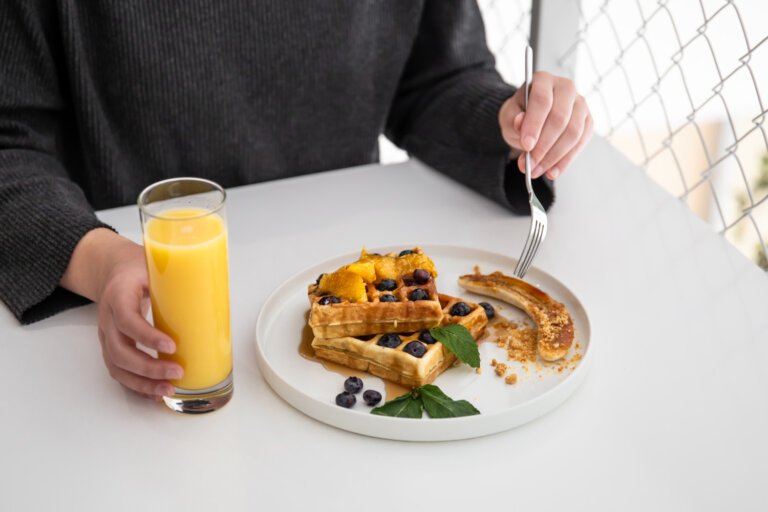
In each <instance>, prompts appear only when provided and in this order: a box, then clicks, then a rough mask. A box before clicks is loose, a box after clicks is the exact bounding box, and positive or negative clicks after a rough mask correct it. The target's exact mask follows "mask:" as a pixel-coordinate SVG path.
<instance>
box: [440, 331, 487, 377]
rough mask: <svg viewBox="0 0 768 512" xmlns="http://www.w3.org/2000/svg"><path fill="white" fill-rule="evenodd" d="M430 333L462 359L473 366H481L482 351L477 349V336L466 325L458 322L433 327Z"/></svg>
mask: <svg viewBox="0 0 768 512" xmlns="http://www.w3.org/2000/svg"><path fill="white" fill-rule="evenodd" d="M429 334H431V335H432V337H433V338H435V339H436V340H437V341H439V342H440V343H442V344H443V346H445V348H447V349H448V350H450V351H451V352H453V353H454V354H455V355H456V357H457V358H459V360H460V361H462V362H464V363H467V364H468V365H469V366H471V367H472V368H480V351H478V350H477V343H475V338H473V337H472V334H470V332H469V331H468V330H467V328H466V327H464V326H463V325H458V324H449V325H444V326H443V327H433V328H431V329H430V330H429Z"/></svg>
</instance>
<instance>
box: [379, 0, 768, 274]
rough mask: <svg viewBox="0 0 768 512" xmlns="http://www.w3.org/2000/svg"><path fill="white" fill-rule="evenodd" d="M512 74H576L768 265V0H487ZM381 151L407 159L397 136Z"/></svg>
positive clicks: (610, 121)
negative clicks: (529, 54) (529, 49)
mask: <svg viewBox="0 0 768 512" xmlns="http://www.w3.org/2000/svg"><path fill="white" fill-rule="evenodd" d="M478 3H479V5H480V8H481V11H482V13H483V17H484V19H485V26H486V36H487V40H488V46H489V47H490V48H491V50H492V51H493V53H494V54H495V56H496V61H497V62H496V64H497V68H498V70H499V72H500V73H501V74H502V76H503V77H504V78H505V79H506V80H507V81H508V82H509V83H511V84H515V85H519V84H520V83H521V82H522V80H523V73H524V67H523V61H522V55H523V49H524V47H525V45H526V44H527V43H528V42H529V41H530V43H531V45H532V46H533V48H534V52H535V54H536V57H535V59H536V64H535V68H536V69H541V70H546V71H550V72H552V73H555V74H559V75H564V76H570V77H572V78H573V79H574V80H575V81H576V85H577V88H578V90H579V92H580V93H581V94H582V95H584V96H585V97H586V99H587V101H588V103H589V106H590V109H591V111H592V115H593V117H594V120H595V133H596V134H597V135H600V136H603V137H605V138H606V139H608V140H609V141H610V142H611V143H612V144H613V145H614V146H615V147H616V148H617V149H618V150H619V151H621V152H622V153H623V154H624V155H626V156H627V158H629V159H630V160H631V161H633V162H634V163H636V164H637V165H638V166H640V167H642V168H644V169H645V170H646V172H647V173H648V174H649V176H650V177H651V178H652V179H654V180H655V181H656V182H657V183H658V184H659V185H660V186H661V187H663V188H664V189H666V190H667V191H668V192H669V193H670V194H672V195H674V196H675V197H678V198H679V199H680V200H681V201H684V202H685V203H686V204H687V205H688V206H689V207H690V209H691V210H692V211H693V212H694V213H695V214H696V215H697V216H699V217H700V218H702V219H703V220H704V221H706V222H707V223H709V224H710V225H711V226H712V228H713V229H714V230H716V231H717V232H718V233H720V234H722V236H724V237H725V238H726V239H728V240H729V241H730V242H731V243H733V244H734V245H735V246H736V247H737V248H738V249H739V250H740V251H741V252H742V253H743V254H744V255H745V256H746V257H747V258H749V259H750V260H752V261H754V262H755V263H756V264H757V265H759V266H760V267H762V268H763V269H765V270H766V271H768V247H766V236H768V126H766V125H767V124H768V122H766V117H768V9H767V8H768V2H766V0H534V1H531V0H479V2H478ZM381 158H382V162H385V163H390V162H397V161H402V160H405V159H407V155H406V154H405V153H404V152H402V151H400V150H398V149H397V148H396V147H394V146H393V145H392V144H390V143H389V142H388V141H387V140H386V139H383V138H382V141H381Z"/></svg>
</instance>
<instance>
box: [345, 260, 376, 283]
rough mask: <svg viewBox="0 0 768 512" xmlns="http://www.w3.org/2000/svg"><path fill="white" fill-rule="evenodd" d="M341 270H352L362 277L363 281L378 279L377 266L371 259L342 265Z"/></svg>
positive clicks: (368, 281) (370, 281)
mask: <svg viewBox="0 0 768 512" xmlns="http://www.w3.org/2000/svg"><path fill="white" fill-rule="evenodd" d="M341 270H349V271H350V272H354V273H355V274H357V275H359V276H360V277H362V278H363V281H365V282H366V283H372V282H374V281H375V280H376V268H375V267H374V265H373V263H372V262H370V261H367V262H363V261H358V262H355V263H350V264H349V265H347V266H345V267H342V268H341Z"/></svg>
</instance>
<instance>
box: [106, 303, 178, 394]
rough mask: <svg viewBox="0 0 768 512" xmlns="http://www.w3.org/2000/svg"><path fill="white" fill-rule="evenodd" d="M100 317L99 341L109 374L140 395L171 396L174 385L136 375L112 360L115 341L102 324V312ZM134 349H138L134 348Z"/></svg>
mask: <svg viewBox="0 0 768 512" xmlns="http://www.w3.org/2000/svg"><path fill="white" fill-rule="evenodd" d="M99 316H100V318H99V323H100V326H99V341H100V342H101V348H102V356H103V357H104V363H105V365H106V366H107V370H108V371H109V375H110V376H111V377H112V378H113V379H115V380H116V381H118V382H119V383H120V384H122V385H123V386H125V387H127V388H128V389H131V390H133V391H136V392H137V393H139V394H140V395H143V396H145V397H147V398H153V399H155V400H159V398H160V397H161V396H170V395H172V394H173V393H174V392H175V389H174V387H173V386H172V385H171V384H170V383H168V382H166V381H164V380H157V379H148V378H145V377H142V376H140V375H136V374H135V373H132V372H130V371H128V370H125V369H123V368H120V367H119V366H117V365H116V364H114V362H113V361H112V357H111V351H110V347H111V346H112V344H113V343H114V341H115V340H114V339H113V338H111V337H109V336H107V334H106V332H105V330H104V328H103V327H102V325H105V323H104V322H103V321H102V319H103V318H104V315H103V314H101V313H100V315H99ZM134 350H137V349H135V348H134Z"/></svg>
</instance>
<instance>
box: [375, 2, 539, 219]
mask: <svg viewBox="0 0 768 512" xmlns="http://www.w3.org/2000/svg"><path fill="white" fill-rule="evenodd" d="M420 23H421V24H420V27H419V32H418V35H417V37H416V39H415V42H414V45H413V48H412V50H411V54H410V57H409V59H408V62H407V64H406V66H405V70H404V72H403V76H402V77H401V79H400V84H399V88H398V91H397V94H396V97H395V99H394V101H393V105H392V109H391V111H390V114H389V117H388V119H387V127H386V135H387V137H388V138H389V139H390V140H392V141H393V142H394V143H395V144H397V145H398V146H400V147H401V148H403V149H405V150H406V151H408V152H409V153H410V154H411V155H413V156H415V157H417V158H418V159H419V160H421V161H423V162H424V163H426V164H427V165H429V166H431V167H433V168H435V169H436V170H438V171H440V172H442V173H444V174H446V175H448V176H450V177H451V178H453V179H455V180H457V181H459V182H461V183H464V184H465V185H468V186H469V187H471V188H473V189H474V190H476V191H477V192H479V193H481V194H482V195H484V196H486V197H488V198H490V199H492V200H494V201H496V202H497V203H499V204H501V205H503V206H505V207H506V208H509V209H510V210H512V211H513V212H515V213H517V214H528V213H530V210H529V207H528V196H527V192H526V189H525V181H524V179H523V175H522V174H521V173H520V171H519V170H518V169H517V164H516V163H515V162H513V161H509V151H510V148H509V146H508V145H507V144H506V143H505V142H504V139H503V138H502V136H501V129H500V127H499V121H498V115H499V110H500V108H501V105H502V104H503V103H504V101H505V100H506V99H507V98H509V97H510V96H512V95H513V94H514V92H515V88H514V87H512V86H510V85H508V84H506V83H504V81H503V80H502V79H501V77H500V76H499V74H498V72H497V71H496V69H495V62H494V58H493V55H492V54H491V52H490V51H489V50H488V47H487V45H486V42H485V30H484V27H483V20H482V17H481V14H480V11H479V9H478V7H477V3H476V1H475V0H427V2H426V3H425V6H424V11H423V13H422V18H421V22H420ZM534 189H535V192H536V194H537V196H538V197H539V199H540V200H541V202H542V204H543V205H544V207H545V208H549V206H550V205H551V204H552V202H553V200H554V191H553V188H552V183H551V182H550V181H548V180H545V179H537V180H534Z"/></svg>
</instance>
